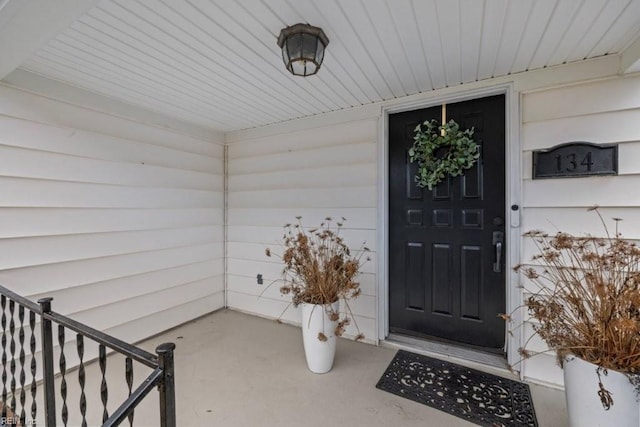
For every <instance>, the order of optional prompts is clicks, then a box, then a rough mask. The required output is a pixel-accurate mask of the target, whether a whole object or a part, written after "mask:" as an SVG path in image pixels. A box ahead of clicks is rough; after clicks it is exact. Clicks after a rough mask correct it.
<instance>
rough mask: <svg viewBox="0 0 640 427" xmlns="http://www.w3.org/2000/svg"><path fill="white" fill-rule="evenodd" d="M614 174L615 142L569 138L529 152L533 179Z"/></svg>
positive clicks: (616, 160)
mask: <svg viewBox="0 0 640 427" xmlns="http://www.w3.org/2000/svg"><path fill="white" fill-rule="evenodd" d="M617 174H618V145H617V144H608V145H599V144H591V143H588V142H569V143H567V144H561V145H556V146H555V147H552V148H550V149H548V150H537V151H534V152H533V179H539V178H569V177H580V176H591V175H617Z"/></svg>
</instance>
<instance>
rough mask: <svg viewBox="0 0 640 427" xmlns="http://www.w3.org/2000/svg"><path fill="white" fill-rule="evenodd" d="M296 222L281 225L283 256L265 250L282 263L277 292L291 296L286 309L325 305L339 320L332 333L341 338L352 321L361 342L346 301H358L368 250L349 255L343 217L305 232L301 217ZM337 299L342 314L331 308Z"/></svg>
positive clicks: (361, 337) (327, 221)
mask: <svg viewBox="0 0 640 427" xmlns="http://www.w3.org/2000/svg"><path fill="white" fill-rule="evenodd" d="M296 219H297V223H296V224H286V225H285V226H284V228H285V232H284V235H283V236H282V237H283V248H284V252H283V253H282V255H281V256H279V255H275V254H273V253H272V252H271V250H270V249H269V248H267V249H266V251H265V253H266V255H267V256H268V257H271V256H277V257H279V258H281V259H282V261H283V262H284V268H283V270H282V279H280V280H282V282H283V285H282V286H281V287H280V292H281V293H282V294H283V295H291V303H290V304H289V305H288V306H287V308H288V307H289V306H290V305H291V304H293V306H294V307H297V306H298V305H299V304H300V303H308V304H319V305H324V306H325V310H327V313H328V315H329V318H330V319H331V320H332V321H336V320H338V325H337V327H336V330H335V334H336V335H337V336H342V334H343V333H344V332H345V329H346V327H347V325H349V324H350V323H351V321H352V320H353V323H354V326H355V327H356V330H357V331H358V334H357V336H356V338H355V339H356V340H361V339H363V338H364V335H363V334H362V333H360V328H358V324H357V323H356V321H355V318H354V316H353V313H352V312H351V307H350V306H349V300H350V299H352V298H357V297H358V296H359V295H360V293H361V289H360V283H359V282H357V281H356V277H357V276H358V274H359V272H360V267H361V266H362V265H363V263H364V262H366V261H369V260H370V258H369V257H366V258H365V260H364V261H363V260H362V258H363V256H364V254H365V253H367V252H369V249H368V248H367V247H366V246H364V244H363V245H362V246H361V247H360V248H359V249H358V250H356V251H354V253H353V254H352V251H351V250H350V249H349V247H348V246H347V244H346V243H345V241H344V239H343V238H342V237H341V236H340V231H341V229H342V227H343V226H344V221H346V219H345V218H342V222H335V225H334V223H333V222H332V219H331V218H329V217H328V218H325V220H324V222H322V223H321V224H320V226H319V227H317V228H312V229H305V228H304V227H303V226H302V222H301V220H302V218H301V217H296ZM263 293H264V292H263ZM339 300H341V301H343V302H344V305H345V313H344V314H343V315H341V314H340V313H339V312H338V311H334V310H333V308H332V306H331V305H330V304H332V303H334V302H336V301H339ZM287 308H285V311H286V310H287ZM282 314H284V311H283V312H282ZM282 314H281V315H280V317H282ZM323 338H324V340H326V337H323V336H322V334H320V336H319V337H318V339H320V340H321V341H322V340H323Z"/></svg>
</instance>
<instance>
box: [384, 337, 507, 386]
mask: <svg viewBox="0 0 640 427" xmlns="http://www.w3.org/2000/svg"><path fill="white" fill-rule="evenodd" d="M380 345H381V346H383V347H388V348H395V349H398V350H407V351H411V352H413V353H419V354H423V355H425V356H431V357H434V358H436V359H441V360H447V361H450V362H453V363H457V364H459V365H462V366H466V367H468V368H473V369H478V370H480V371H485V372H490V373H495V374H498V375H501V376H506V377H509V378H512V379H515V380H519V377H518V375H517V374H516V373H515V372H513V371H511V370H510V369H509V365H508V364H507V360H506V359H505V357H504V356H501V355H498V354H491V353H486V352H483V351H478V350H474V349H469V348H465V347H462V346H457V345H452V344H445V343H442V342H437V341H428V340H424V339H418V338H414V337H409V336H406V335H399V334H389V336H388V337H387V339H386V340H382V341H380Z"/></svg>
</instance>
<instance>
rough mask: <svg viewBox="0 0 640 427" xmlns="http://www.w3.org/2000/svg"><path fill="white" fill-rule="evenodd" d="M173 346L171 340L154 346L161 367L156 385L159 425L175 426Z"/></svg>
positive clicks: (174, 346)
mask: <svg viewBox="0 0 640 427" xmlns="http://www.w3.org/2000/svg"><path fill="white" fill-rule="evenodd" d="M175 348H176V345H175V344H174V343H172V342H170V343H164V344H160V345H159V346H158V347H157V348H156V354H157V355H158V365H159V367H160V369H162V381H161V382H160V384H159V385H158V388H159V390H160V426H161V427H176V390H175V385H174V383H173V350H175Z"/></svg>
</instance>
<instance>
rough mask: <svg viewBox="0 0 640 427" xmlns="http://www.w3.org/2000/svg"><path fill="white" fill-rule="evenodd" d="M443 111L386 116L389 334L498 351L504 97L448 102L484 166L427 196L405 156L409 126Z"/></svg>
mask: <svg viewBox="0 0 640 427" xmlns="http://www.w3.org/2000/svg"><path fill="white" fill-rule="evenodd" d="M441 114H442V109H441V107H440V106H438V107H432V108H426V109H421V110H415V111H408V112H404V113H398V114H392V115H390V116H389V254H390V255H389V304H390V313H389V324H390V330H391V331H392V332H400V333H406V334H411V335H418V336H426V337H436V338H442V339H445V340H452V341H456V342H460V343H464V344H470V345H474V346H482V347H485V348H489V349H501V348H502V347H503V345H504V332H505V325H504V321H503V320H502V319H500V318H498V317H497V315H498V314H499V313H503V312H504V310H505V278H506V276H505V273H504V265H503V264H504V262H503V261H502V262H501V264H502V265H500V268H498V269H497V270H499V271H494V268H493V267H494V263H495V262H496V250H495V246H494V241H493V237H494V232H501V233H504V231H505V230H504V223H505V221H504V217H505V212H506V209H505V182H504V180H505V153H504V148H505V121H504V117H505V102H504V96H503V95H498V96H492V97H487V98H481V99H476V100H471V101H465V102H460V103H455V104H448V105H447V120H450V119H454V120H456V121H457V122H458V123H459V124H460V126H461V128H462V129H466V128H471V127H473V128H474V129H475V131H474V139H475V141H476V142H477V143H478V145H479V146H480V159H479V160H478V162H477V163H476V164H475V165H474V167H473V168H471V169H469V170H467V171H465V173H464V175H462V176H459V177H453V178H452V177H448V178H447V179H446V180H444V181H443V182H442V183H440V184H439V185H437V186H436V187H435V188H434V189H433V190H432V191H429V190H427V189H421V188H419V187H418V186H417V185H416V183H415V179H414V177H415V174H416V170H417V166H416V165H415V164H412V163H411V162H410V161H409V155H408V151H409V148H410V147H411V146H412V144H413V135H414V129H415V127H416V126H417V125H418V124H419V123H422V122H424V121H425V120H431V119H436V120H438V121H439V120H440V118H441ZM505 251H506V248H505V246H504V243H503V244H502V254H501V255H502V256H501V259H502V260H504V254H505V253H506V252H505Z"/></svg>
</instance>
